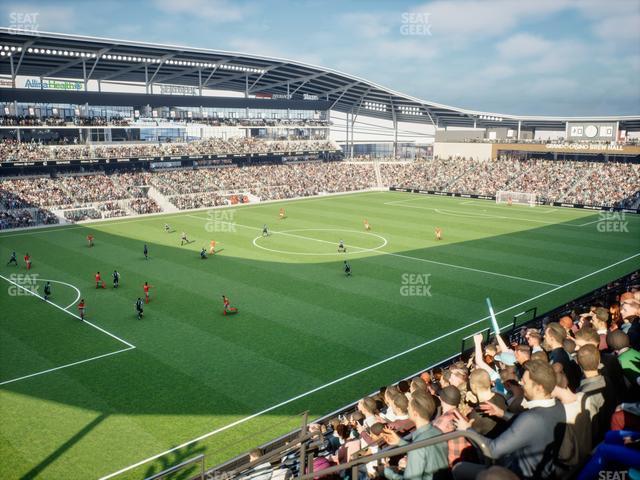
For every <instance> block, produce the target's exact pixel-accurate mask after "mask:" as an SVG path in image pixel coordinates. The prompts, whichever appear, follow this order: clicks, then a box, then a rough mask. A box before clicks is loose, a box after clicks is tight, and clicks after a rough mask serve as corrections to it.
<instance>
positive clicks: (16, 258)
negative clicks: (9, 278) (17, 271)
mask: <svg viewBox="0 0 640 480" xmlns="http://www.w3.org/2000/svg"><path fill="white" fill-rule="evenodd" d="M12 263H13V264H14V265H15V266H16V267H17V266H18V257H16V252H15V251H13V252H11V258H10V259H9V261H8V262H7V266H9V265H11V264H12Z"/></svg>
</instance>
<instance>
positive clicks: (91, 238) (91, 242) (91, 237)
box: [87, 234, 93, 247]
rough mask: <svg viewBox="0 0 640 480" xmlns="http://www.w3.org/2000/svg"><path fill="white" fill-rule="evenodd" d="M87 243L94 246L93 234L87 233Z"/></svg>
mask: <svg viewBox="0 0 640 480" xmlns="http://www.w3.org/2000/svg"><path fill="white" fill-rule="evenodd" d="M87 244H88V245H89V247H93V235H91V234H89V235H87Z"/></svg>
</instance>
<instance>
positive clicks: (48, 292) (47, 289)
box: [44, 282, 51, 301]
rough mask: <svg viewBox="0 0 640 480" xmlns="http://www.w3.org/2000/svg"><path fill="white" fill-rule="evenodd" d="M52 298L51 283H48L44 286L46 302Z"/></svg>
mask: <svg viewBox="0 0 640 480" xmlns="http://www.w3.org/2000/svg"><path fill="white" fill-rule="evenodd" d="M50 296H51V282H47V283H45V284H44V300H45V301H46V300H49V297H50Z"/></svg>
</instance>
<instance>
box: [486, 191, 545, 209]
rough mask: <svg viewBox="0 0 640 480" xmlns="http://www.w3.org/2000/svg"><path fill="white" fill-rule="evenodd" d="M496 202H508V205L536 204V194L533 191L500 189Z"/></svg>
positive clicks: (533, 205) (531, 205) (532, 205)
mask: <svg viewBox="0 0 640 480" xmlns="http://www.w3.org/2000/svg"><path fill="white" fill-rule="evenodd" d="M496 203H506V204H508V205H511V204H513V205H529V206H530V207H535V206H536V203H537V202H536V194H535V193H531V192H507V191H503V190H500V191H499V192H497V193H496Z"/></svg>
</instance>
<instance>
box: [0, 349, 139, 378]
mask: <svg viewBox="0 0 640 480" xmlns="http://www.w3.org/2000/svg"><path fill="white" fill-rule="evenodd" d="M134 348H136V347H134V346H131V347H127V348H121V349H120V350H116V351H115V352H109V353H104V354H102V355H97V356H95V357H91V358H85V359H84V360H79V361H77V362H72V363H66V364H64V365H60V366H59V367H53V368H49V369H47V370H42V371H41V372H36V373H31V374H29V375H24V376H22V377H18V378H12V379H11V380H5V381H3V382H0V385H6V384H8V383H13V382H18V381H20V380H26V379H27V378H31V377H37V376H38V375H44V374H45V373H49V372H55V371H56V370H62V369H63V368H69V367H73V366H74V365H80V364H82V363H87V362H92V361H94V360H98V359H100V358H104V357H109V356H111V355H116V354H118V353H123V352H128V351H129V350H133V349H134Z"/></svg>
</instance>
